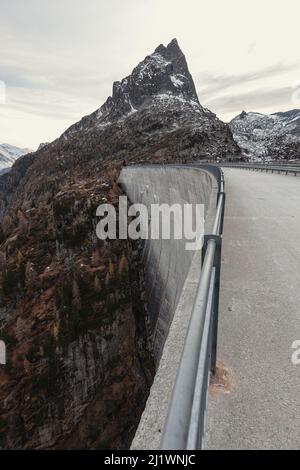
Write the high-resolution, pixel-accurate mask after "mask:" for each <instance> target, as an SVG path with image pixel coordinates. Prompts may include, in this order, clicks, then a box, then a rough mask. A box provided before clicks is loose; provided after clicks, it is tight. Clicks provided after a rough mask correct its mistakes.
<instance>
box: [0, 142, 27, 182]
mask: <svg viewBox="0 0 300 470" xmlns="http://www.w3.org/2000/svg"><path fill="white" fill-rule="evenodd" d="M29 152H31V150H29V149H26V148H25V149H21V148H19V147H15V146H14V145H10V144H0V175H1V173H4V172H5V171H7V170H8V169H9V168H10V167H11V166H12V165H13V164H14V163H15V161H16V160H17V159H18V158H20V157H22V155H26V153H29Z"/></svg>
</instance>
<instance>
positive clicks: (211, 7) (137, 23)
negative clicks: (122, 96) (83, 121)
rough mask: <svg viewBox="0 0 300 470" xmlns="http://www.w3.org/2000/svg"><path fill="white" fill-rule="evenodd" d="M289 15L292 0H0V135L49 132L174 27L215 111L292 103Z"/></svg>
mask: <svg viewBox="0 0 300 470" xmlns="http://www.w3.org/2000/svg"><path fill="white" fill-rule="evenodd" d="M299 18H300V2H299V0H285V1H284V2H282V1H281V0H251V1H250V0H226V1H224V0H186V1H185V2H182V1H179V0H172V1H171V0H109V1H108V0H85V1H83V0H26V1H24V0H0V81H3V82H5V84H6V102H5V103H2V104H1V96H0V143H4V142H6V143H10V144H12V145H17V146H20V147H29V148H31V149H35V148H36V147H37V146H38V145H39V143H40V142H49V141H52V140H54V139H55V138H57V137H58V136H59V135H60V134H61V133H62V132H63V131H64V130H65V129H66V128H67V127H69V126H70V125H71V124H73V123H74V122H76V121H78V120H79V119H80V118H81V117H82V116H84V115H86V114H89V113H91V112H92V111H94V110H95V109H97V108H99V107H100V106H101V105H102V103H103V102H104V101H105V100H106V98H107V97H108V96H109V95H111V92H112V83H113V81H115V80H120V79H122V78H123V77H125V76H127V75H128V74H129V73H130V72H131V70H132V69H133V68H134V67H135V66H136V65H137V64H138V63H139V62H140V61H141V60H143V59H144V57H145V56H146V55H148V54H151V53H152V52H153V50H154V49H155V48H156V47H157V46H158V45H159V44H160V43H163V44H167V43H169V42H170V41H171V40H172V39H173V38H174V37H176V38H177V40H178V42H179V45H180V47H181V49H182V50H183V52H184V54H185V56H186V58H187V61H188V65H189V69H190V71H191V73H192V75H193V78H194V81H195V84H196V88H197V92H198V96H199V99H200V102H201V104H202V105H203V106H205V107H208V108H209V109H211V110H212V111H213V112H215V113H216V114H217V115H218V117H219V118H220V119H222V120H224V121H229V120H230V119H232V118H233V117H234V116H235V115H237V114H239V113H240V112H241V111H242V110H246V111H257V112H263V113H272V112H277V111H285V110H288V109H293V108H300V100H299V95H300V93H296V92H297V90H299V88H300V57H299ZM297 87H298V88H297ZM295 93H296V94H295ZM0 94H1V87H0Z"/></svg>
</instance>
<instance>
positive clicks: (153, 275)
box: [119, 165, 217, 363]
mask: <svg viewBox="0 0 300 470" xmlns="http://www.w3.org/2000/svg"><path fill="white" fill-rule="evenodd" d="M119 184H120V186H121V188H122V189H123V191H124V192H125V193H126V194H127V196H128V198H129V200H130V202H131V203H142V204H144V205H146V206H147V208H148V211H149V213H150V207H151V204H163V203H166V204H168V205H172V204H180V205H183V204H186V203H189V204H204V208H205V217H206V222H205V230H206V232H207V231H208V230H209V225H210V219H211V218H212V217H213V215H214V211H215V206H216V196H217V182H216V180H215V178H214V177H213V176H212V175H211V173H209V172H208V171H203V170H200V169H197V168H196V167H194V168H193V167H188V166H182V167H179V166H177V167H176V166H162V165H155V166H151V167H150V166H143V167H142V166H139V167H134V166H132V167H125V168H124V169H123V170H122V172H121V175H120V178H119ZM185 244H186V240H185V239H182V240H174V239H171V240H161V239H160V240H151V239H150V240H146V241H145V247H144V253H143V258H144V260H143V261H144V266H145V278H146V279H145V282H146V286H145V287H146V299H145V303H146V306H147V311H148V315H149V321H150V326H151V332H152V339H153V347H154V354H155V358H156V362H157V363H158V362H159V360H160V358H161V355H162V350H163V347H164V343H165V340H166V337H167V335H168V332H169V328H170V324H171V322H172V319H173V317H174V313H175V311H176V308H177V306H178V304H179V301H180V297H181V295H182V290H183V286H184V283H185V281H186V278H187V275H188V273H189V270H190V268H191V263H192V259H193V257H194V255H195V251H187V250H186V249H185ZM198 268H199V273H200V264H199V267H198Z"/></svg>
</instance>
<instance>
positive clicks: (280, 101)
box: [205, 87, 295, 114]
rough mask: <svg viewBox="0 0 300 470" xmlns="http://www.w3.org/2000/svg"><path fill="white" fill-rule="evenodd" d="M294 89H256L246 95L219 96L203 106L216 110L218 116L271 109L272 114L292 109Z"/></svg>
mask: <svg viewBox="0 0 300 470" xmlns="http://www.w3.org/2000/svg"><path fill="white" fill-rule="evenodd" d="M294 92H295V88H293V87H285V88H280V89H276V90H269V89H266V88H261V89H256V90H253V91H251V92H247V93H237V94H232V95H226V96H220V97H217V98H214V99H211V100H208V101H207V102H206V103H205V104H206V106H208V107H210V108H211V109H212V110H214V112H216V110H218V112H219V113H220V114H228V113H234V114H238V113H240V112H241V111H242V110H245V111H257V110H261V109H262V107H263V109H268V108H270V109H271V108H272V109H274V112H275V111H276V110H277V111H279V110H280V109H283V108H287V109H291V108H293V107H294V106H293V101H292V97H293V93H294Z"/></svg>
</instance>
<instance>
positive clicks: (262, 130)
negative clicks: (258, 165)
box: [229, 109, 300, 159]
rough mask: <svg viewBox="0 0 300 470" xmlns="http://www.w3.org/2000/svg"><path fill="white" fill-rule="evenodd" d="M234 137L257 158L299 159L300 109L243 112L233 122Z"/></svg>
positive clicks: (246, 152)
mask: <svg viewBox="0 0 300 470" xmlns="http://www.w3.org/2000/svg"><path fill="white" fill-rule="evenodd" d="M229 125H230V128H231V130H232V133H233V135H234V138H235V140H236V142H237V143H238V145H239V146H240V147H241V149H242V150H243V151H244V153H245V154H247V155H249V156H252V157H254V158H265V157H270V158H274V159H276V158H278V159H294V158H300V110H299V109H294V110H292V111H286V112H280V113H275V114H270V115H266V114H260V113H246V112H245V111H243V112H242V113H241V114H239V115H238V116H236V117H235V118H234V119H233V120H232V121H231V122H230V124H229Z"/></svg>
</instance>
